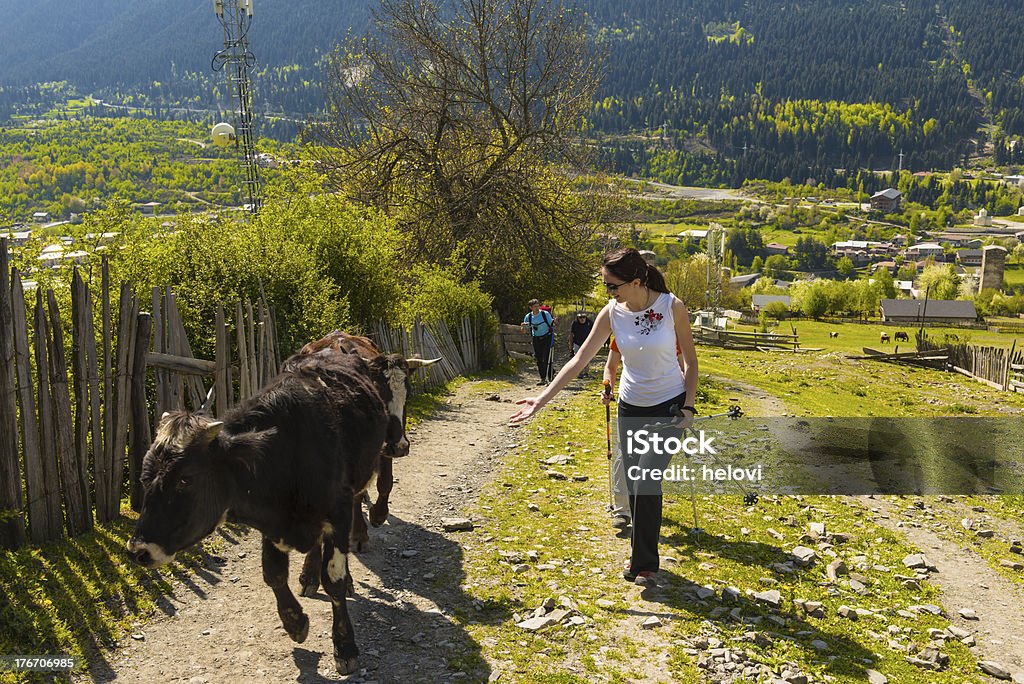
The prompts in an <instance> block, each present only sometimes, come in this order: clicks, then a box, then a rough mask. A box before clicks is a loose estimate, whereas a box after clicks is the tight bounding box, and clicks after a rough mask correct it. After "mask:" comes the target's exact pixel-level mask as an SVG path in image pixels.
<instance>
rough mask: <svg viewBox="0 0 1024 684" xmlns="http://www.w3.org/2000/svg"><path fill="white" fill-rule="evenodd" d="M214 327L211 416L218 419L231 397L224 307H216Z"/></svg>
mask: <svg viewBox="0 0 1024 684" xmlns="http://www.w3.org/2000/svg"><path fill="white" fill-rule="evenodd" d="M215 321H216V322H215V323H214V325H215V326H216V328H217V340H216V355H215V356H216V358H215V362H216V363H217V370H216V371H215V372H214V375H213V386H214V392H215V394H214V396H215V397H216V398H215V399H214V412H213V415H215V416H217V417H220V416H223V415H224V414H225V413H227V410H228V408H229V406H228V397H229V396H231V380H230V375H229V373H230V372H231V370H230V369H229V366H230V365H231V363H230V361H231V347H230V342H229V341H228V330H227V325H226V324H225V322H224V306H223V305H221V304H218V305H217V315H216V319H215Z"/></svg>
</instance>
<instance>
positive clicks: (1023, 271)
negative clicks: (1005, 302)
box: [1003, 264, 1024, 287]
mask: <svg viewBox="0 0 1024 684" xmlns="http://www.w3.org/2000/svg"><path fill="white" fill-rule="evenodd" d="M1018 285H1024V267H1022V266H1021V265H1020V264H1007V265H1006V266H1005V268H1004V269H1003V287H1016V286H1018Z"/></svg>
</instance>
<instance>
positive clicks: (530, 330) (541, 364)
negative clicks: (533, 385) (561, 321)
mask: <svg viewBox="0 0 1024 684" xmlns="http://www.w3.org/2000/svg"><path fill="white" fill-rule="evenodd" d="M529 305H530V311H529V312H528V313H527V314H526V316H525V317H524V318H523V322H522V324H521V326H520V327H521V328H522V330H523V332H524V333H527V334H529V335H530V336H531V337H532V338H533V355H534V356H535V357H536V358H537V372H539V373H540V382H538V383H537V384H538V385H544V384H546V383H547V381H548V365H549V364H550V363H551V347H552V345H553V344H554V343H555V328H554V324H555V319H554V318H553V317H552V315H551V312H550V311H545V310H544V309H543V308H542V307H541V305H540V300H538V299H531V300H530V302H529Z"/></svg>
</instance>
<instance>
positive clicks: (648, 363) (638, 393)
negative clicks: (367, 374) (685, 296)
mask: <svg viewBox="0 0 1024 684" xmlns="http://www.w3.org/2000/svg"><path fill="white" fill-rule="evenodd" d="M601 277H602V279H603V281H604V286H605V289H606V290H607V291H608V292H609V294H610V295H611V297H612V301H610V302H608V304H607V306H605V307H604V308H603V309H601V313H599V314H598V316H597V320H596V321H594V329H593V331H592V332H591V333H590V335H589V336H588V337H587V340H586V342H584V344H583V346H582V347H581V348H580V350H579V353H577V354H576V355H575V356H573V357H572V359H570V361H569V363H568V364H566V366H565V367H564V368H562V371H561V372H560V373H559V374H558V375H557V376H556V377H555V379H554V380H553V381H552V382H551V384H550V385H548V386H547V388H546V389H545V390H544V391H543V392H541V394H540V395H539V396H536V397H527V398H525V399H522V400H520V401H519V402H517V403H518V404H519V405H521V406H522V408H521V409H520V410H519V412H518V413H516V414H515V415H514V416H512V417H511V418H510V419H509V420H510V422H513V423H518V422H522V421H524V420H526V419H528V418H530V417H531V416H533V415H534V414H535V413H537V412H538V411H540V410H541V409H542V408H543V407H544V406H545V405H546V404H547V403H548V402H549V401H551V399H552V398H554V397H555V395H557V394H558V393H559V392H560V391H561V390H562V388H564V387H565V386H566V385H567V384H568V383H569V382H570V381H571V380H572V379H573V378H575V377H576V376H577V374H578V373H579V372H580V371H581V370H582V369H584V368H586V366H587V364H588V363H590V361H591V360H592V359H593V358H594V355H595V354H597V351H598V349H600V348H601V346H602V345H603V344H604V342H605V340H607V339H608V336H609V335H610V334H611V333H614V334H615V339H616V341H617V344H618V347H619V352H620V353H621V354H622V365H623V372H622V381H621V383H620V385H619V405H618V417H619V441H620V449H621V450H622V453H623V458H624V459H626V462H625V463H624V465H625V467H626V472H629V467H630V466H631V465H638V466H640V467H641V468H653V467H664V466H665V465H667V463H662V462H656V461H652V460H650V459H651V458H654V459H656V457H654V456H651V457H647V456H639V457H637V456H633V455H632V454H629V453H628V452H627V450H626V449H625V448H624V445H623V443H622V442H623V440H624V433H625V432H626V430H625V429H624V424H625V422H626V421H627V420H628V419H630V418H632V419H634V420H635V419H637V418H645V419H646V418H667V417H671V407H672V406H673V405H675V406H676V407H682V414H683V417H682V420H681V422H680V423H679V427H680V428H683V429H685V428H687V427H689V426H690V425H691V424H692V423H693V417H694V414H696V412H697V411H696V409H695V408H694V407H693V405H692V404H693V399H694V398H695V397H696V396H697V351H696V349H695V348H694V344H693V335H692V333H691V332H690V317H689V313H688V312H687V311H686V306H685V305H684V304H683V302H682V301H681V300H679V299H678V298H676V297H675V296H674V295H672V294H671V293H670V292H669V291H668V287H666V285H665V278H664V276H662V275H661V272H660V271H658V269H657V268H655V267H654V266H650V265H648V264H647V262H646V261H644V259H643V257H641V256H640V253H639V252H638V251H637V250H635V249H632V248H628V249H619V250H615V251H614V252H611V253H610V254H608V255H607V256H605V258H604V262H603V265H602V266H601ZM676 345H678V349H679V351H680V353H681V355H682V360H683V365H684V367H685V370H681V369H680V364H679V361H678V360H677V357H676V348H677V346H676ZM652 484H653V485H654V486H653V487H651V485H652ZM628 485H629V490H630V492H629V507H630V513H631V517H632V519H633V533H632V536H631V538H630V559H629V563H628V565H627V566H626V568H625V569H624V570H623V573H622V576H623V577H624V578H625V579H627V580H629V581H631V582H632V581H636V582H637V583H639V584H647V583H648V582H650V581H651V577H652V575H653V574H654V573H656V572H657V571H658V569H659V568H660V559H659V556H658V539H659V537H660V536H661V510H662V496H661V489H660V482H655V483H647V484H645V487H646V488H645V490H644V492H643V493H638V492H637V491H636V485H635V483H633V482H629V483H628Z"/></svg>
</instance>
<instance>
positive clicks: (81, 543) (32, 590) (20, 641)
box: [0, 508, 222, 684]
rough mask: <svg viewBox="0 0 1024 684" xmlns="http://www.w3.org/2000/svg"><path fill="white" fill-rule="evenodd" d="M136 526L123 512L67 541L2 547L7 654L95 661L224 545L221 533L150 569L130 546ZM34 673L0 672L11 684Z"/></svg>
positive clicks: (0, 588)
mask: <svg viewBox="0 0 1024 684" xmlns="http://www.w3.org/2000/svg"><path fill="white" fill-rule="evenodd" d="M123 510H127V509H126V508H125V509H123ZM134 524H135V523H134V520H133V519H132V517H131V516H123V517H121V518H119V519H118V520H116V521H114V522H113V523H110V524H108V525H97V526H96V528H95V529H94V530H93V531H92V532H89V533H87V534H83V535H81V536H78V537H75V538H74V539H70V540H67V541H64V542H59V543H57V542H55V543H48V544H44V545H42V546H40V547H31V548H29V547H26V548H23V549H20V550H18V551H13V552H12V551H3V552H0V596H3V600H2V601H0V625H3V628H2V629H0V653H3V654H8V655H15V654H21V655H78V656H84V657H85V658H86V659H88V660H89V661H95V660H96V659H97V658H101V657H102V656H101V655H100V654H101V651H102V650H106V649H110V648H111V647H113V646H115V645H116V644H117V643H118V642H119V641H120V640H121V639H122V638H123V637H124V636H125V634H126V633H127V632H128V630H129V629H130V628H131V626H132V623H133V622H135V621H137V620H140V619H145V618H147V617H148V616H150V615H152V614H154V613H155V612H156V611H157V605H158V602H159V601H160V600H161V599H162V598H163V597H165V596H167V595H170V594H173V593H174V588H173V586H172V580H175V579H179V580H183V579H186V578H187V577H188V576H190V575H194V574H195V573H197V572H200V571H202V570H203V568H204V566H205V564H206V562H207V561H209V560H211V559H212V557H213V556H215V554H216V551H217V550H219V549H220V547H221V545H222V542H221V538H220V537H218V536H216V535H215V536H213V537H211V538H209V539H207V540H206V541H204V542H203V543H202V545H200V546H199V547H196V548H195V549H193V550H192V551H189V552H187V553H183V554H179V555H178V559H177V562H175V563H173V564H171V565H168V566H165V567H163V568H160V569H159V570H146V569H145V568H142V567H141V566H138V565H136V564H135V563H132V562H131V560H130V559H129V558H128V555H127V554H126V553H125V551H124V544H125V540H127V539H128V537H129V536H130V534H131V531H132V529H133V527H134ZM35 679H37V677H35V676H33V675H31V674H26V673H17V674H16V673H0V682H2V683H4V684H7V683H8V682H20V681H33V680H35Z"/></svg>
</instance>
